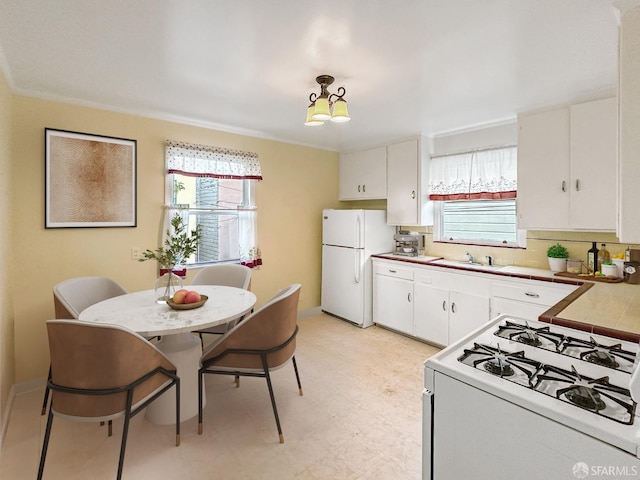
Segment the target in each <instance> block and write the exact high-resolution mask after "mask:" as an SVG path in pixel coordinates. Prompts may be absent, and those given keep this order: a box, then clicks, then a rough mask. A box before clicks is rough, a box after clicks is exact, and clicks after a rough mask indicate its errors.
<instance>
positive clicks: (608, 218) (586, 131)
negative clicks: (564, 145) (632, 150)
mask: <svg viewBox="0 0 640 480" xmlns="http://www.w3.org/2000/svg"><path fill="white" fill-rule="evenodd" d="M570 112H571V128H570V130H571V134H570V138H571V142H570V143H571V147H570V152H571V153H570V158H571V161H570V165H571V185H570V189H571V193H570V197H571V205H570V226H571V228H579V229H592V230H611V231H613V230H615V228H616V209H617V206H616V195H617V177H616V157H617V155H616V151H617V148H618V143H617V142H618V137H617V125H618V120H617V116H618V105H617V101H616V99H615V98H607V99H604V100H598V101H595V102H586V103H580V104H577V105H572V106H571V108H570Z"/></svg>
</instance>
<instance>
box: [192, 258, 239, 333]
mask: <svg viewBox="0 0 640 480" xmlns="http://www.w3.org/2000/svg"><path fill="white" fill-rule="evenodd" d="M250 284H251V269H250V268H249V267H246V266H244V265H239V264H237V263H230V264H220V265H211V266H209V267H204V268H203V269H202V270H200V271H199V272H198V273H196V275H195V276H194V277H193V280H192V281H191V285H224V286H226V287H236V288H243V289H245V290H248V289H249V286H250ZM241 319H242V317H240V318H236V319H233V320H232V321H230V322H228V323H225V324H224V325H216V326H215V327H210V328H205V329H202V330H196V331H195V333H197V334H198V335H199V336H200V342H202V344H203V345H204V339H203V337H202V335H204V334H213V335H223V334H225V333H227V332H228V331H229V330H231V329H232V328H233V327H234V326H235V325H236V323H238V321H239V320H241Z"/></svg>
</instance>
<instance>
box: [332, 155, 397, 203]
mask: <svg viewBox="0 0 640 480" xmlns="http://www.w3.org/2000/svg"><path fill="white" fill-rule="evenodd" d="M339 177H340V178H339V182H340V183H339V195H340V200H374V199H381V198H387V147H377V148H370V149H367V150H360V151H357V152H350V153H341V154H340V164H339Z"/></svg>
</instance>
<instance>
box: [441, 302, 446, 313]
mask: <svg viewBox="0 0 640 480" xmlns="http://www.w3.org/2000/svg"><path fill="white" fill-rule="evenodd" d="M442 310H443V311H445V312H446V311H447V301H446V300H443V301H442Z"/></svg>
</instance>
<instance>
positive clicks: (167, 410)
mask: <svg viewBox="0 0 640 480" xmlns="http://www.w3.org/2000/svg"><path fill="white" fill-rule="evenodd" d="M156 347H158V349H159V350H160V351H161V352H162V353H164V354H165V355H166V356H167V358H168V359H169V360H171V363H173V364H174V365H175V366H176V368H177V369H178V376H179V377H180V422H184V421H185V420H189V419H190V418H192V417H195V416H196V415H197V414H198V368H200V356H201V355H202V345H201V344H200V339H199V338H198V337H196V336H194V335H192V334H191V333H189V332H187V333H180V334H177V335H166V336H163V337H162V339H161V340H160V341H159V342H158V343H156ZM206 401H207V399H206V396H205V395H204V392H203V404H202V406H203V407H204V405H206ZM146 416H147V419H148V420H149V421H150V422H151V423H155V424H157V425H171V424H174V423H175V419H176V396H175V392H174V390H173V389H171V390H169V391H168V392H166V393H165V394H163V395H162V396H160V397H159V398H157V399H156V400H154V401H153V402H152V403H151V404H150V405H149V406H148V407H147V412H146Z"/></svg>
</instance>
